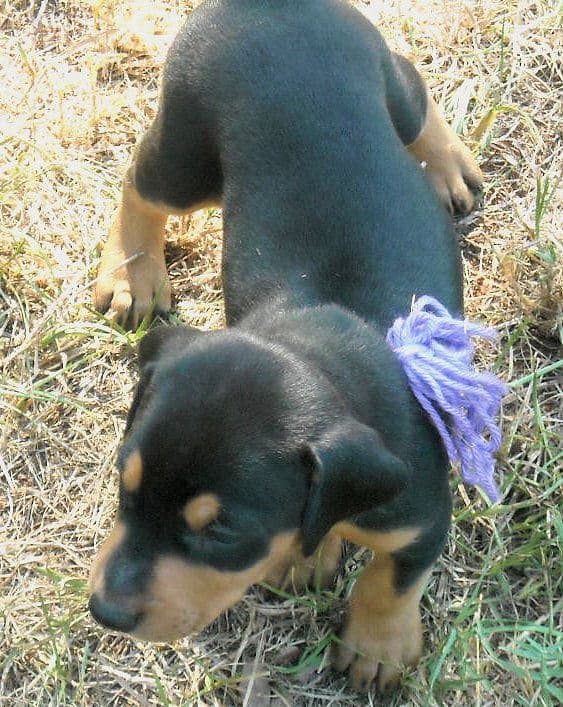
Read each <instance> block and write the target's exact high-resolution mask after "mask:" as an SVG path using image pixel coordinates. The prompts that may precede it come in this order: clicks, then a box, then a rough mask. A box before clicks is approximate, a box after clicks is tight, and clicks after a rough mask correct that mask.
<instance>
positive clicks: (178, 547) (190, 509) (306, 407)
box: [90, 327, 406, 640]
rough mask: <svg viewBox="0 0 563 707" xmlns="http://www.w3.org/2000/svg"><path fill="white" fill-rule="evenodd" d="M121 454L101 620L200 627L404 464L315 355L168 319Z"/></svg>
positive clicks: (400, 481)
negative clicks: (358, 417) (315, 363)
mask: <svg viewBox="0 0 563 707" xmlns="http://www.w3.org/2000/svg"><path fill="white" fill-rule="evenodd" d="M139 359H140V367H141V377H140V382H139V384H138V386H137V389H136V392H135V396H134V400H133V403H132V406H131V409H130V412H129V416H128V420H127V425H126V433H125V439H124V441H123V444H122V446H121V449H120V452H119V455H118V467H119V470H120V489H119V509H118V517H117V522H116V525H115V528H114V530H113V532H112V533H111V535H110V537H109V538H108V539H107V540H106V542H105V544H104V545H103V546H102V548H101V550H100V552H99V553H98V555H97V557H96V559H95V561H94V564H93V567H92V571H91V579H90V587H91V597H90V610H91V613H92V615H93V616H94V618H95V619H96V620H97V621H99V622H100V623H101V624H103V625H105V626H107V627H109V628H112V629H116V630H119V631H123V632H126V633H131V634H132V635H135V636H137V637H139V638H144V639H148V640H173V639H175V638H179V637H181V636H184V635H187V634H189V633H193V632H195V631H198V630H200V629H201V628H203V627H204V626H206V625H207V624H208V623H210V622H211V621H212V620H213V619H214V618H216V617H217V616H218V615H219V614H220V613H221V612H222V611H224V610H225V609H227V608H228V607H230V606H232V605H233V604H234V603H236V602H237V601H238V600H239V599H240V598H241V597H242V596H243V595H244V593H245V592H246V590H247V589H248V587H249V586H250V585H252V584H254V583H257V582H260V581H263V580H264V579H265V578H269V577H272V576H276V574H279V572H280V570H281V571H283V568H286V567H287V566H288V564H290V563H291V559H292V557H293V555H294V553H295V552H296V550H297V549H298V548H299V546H300V545H301V543H302V545H303V548H304V550H305V551H306V554H311V553H312V552H313V551H314V549H315V548H316V546H317V544H318V543H319V542H320V540H321V539H322V537H323V536H324V534H325V533H326V532H327V531H328V530H329V529H330V527H331V526H332V525H333V524H334V523H336V522H338V521H339V520H343V519H344V518H349V517H350V516H352V515H354V514H356V513H360V512H361V511H363V510H367V509H368V508H371V507H373V506H374V505H376V504H380V503H384V502H386V501H388V500H390V499H391V498H392V497H394V496H395V495H396V494H397V493H398V492H399V491H400V489H401V488H402V487H403V485H404V483H405V478H406V469H405V468H404V465H403V464H402V462H400V461H399V460H398V459H397V457H395V456H393V455H392V454H391V453H390V452H389V451H388V450H387V449H386V448H385V447H384V445H383V444H382V443H381V440H380V439H379V437H378V435H377V433H376V432H375V431H374V430H372V429H371V428H369V427H366V426H365V425H362V424H361V423H359V422H357V421H355V420H353V419H352V418H350V417H348V416H347V414H346V411H345V409H344V408H343V406H342V401H341V399H340V396H339V395H338V393H337V391H335V390H334V388H333V386H332V385H331V384H330V383H329V382H328V381H327V380H326V379H325V378H324V377H323V375H322V373H320V372H318V371H316V370H315V368H314V367H312V366H311V365H310V364H308V363H304V362H303V361H301V360H299V359H298V358H297V357H294V356H293V355H292V354H290V353H288V352H287V351H286V350H284V349H282V348H280V347H277V345H275V344H270V343H264V342H262V341H260V340H257V339H254V338H253V337H252V336H250V335H246V334H241V333H240V332H238V331H236V330H232V329H229V330H226V331H223V332H214V333H207V334H205V333H202V332H198V331H196V330H192V329H187V328H166V327H163V328H161V329H156V330H154V332H152V333H151V334H149V335H147V336H146V337H145V339H144V340H143V342H142V344H141V347H140V352H139Z"/></svg>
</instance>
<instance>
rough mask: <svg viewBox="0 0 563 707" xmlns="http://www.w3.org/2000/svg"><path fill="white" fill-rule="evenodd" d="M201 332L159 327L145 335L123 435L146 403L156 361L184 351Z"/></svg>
mask: <svg viewBox="0 0 563 707" xmlns="http://www.w3.org/2000/svg"><path fill="white" fill-rule="evenodd" d="M202 333H203V332H201V331H200V330H199V329H194V328H192V327H185V326H159V327H156V328H154V329H152V330H151V331H149V333H148V334H146V335H145V336H144V337H143V338H142V339H141V343H140V344H139V350H138V357H139V368H140V370H141V377H140V379H139V382H138V384H137V387H136V389H135V394H134V396H133V402H132V403H131V407H130V408H129V412H128V414H127V422H126V423H125V434H127V432H129V430H130V428H131V425H132V423H133V419H134V418H135V415H136V414H137V413H138V412H139V408H140V407H142V405H144V404H145V403H146V400H147V398H148V397H149V396H147V390H148V389H149V388H150V383H151V380H152V376H153V373H154V371H155V369H156V365H157V361H158V360H159V359H160V358H163V357H164V356H174V355H175V354H180V353H182V351H184V350H185V349H186V348H187V347H188V346H189V345H190V344H191V342H192V341H193V340H194V338H195V337H196V336H200V335H201V334H202Z"/></svg>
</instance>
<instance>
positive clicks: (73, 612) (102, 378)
mask: <svg viewBox="0 0 563 707" xmlns="http://www.w3.org/2000/svg"><path fill="white" fill-rule="evenodd" d="M196 4H197V3H196V2H189V1H187V0H154V2H153V3H150V4H149V3H145V2H143V0H124V1H123V2H117V0H90V1H87V0H63V1H62V2H60V3H56V4H55V3H49V2H41V3H39V2H28V3H26V2H23V0H6V2H5V3H4V5H3V6H2V9H0V49H1V51H0V74H1V77H2V81H1V82H0V123H1V127H2V130H1V132H0V135H1V137H0V410H1V411H2V427H1V430H0V486H1V490H2V493H0V586H1V587H2V590H3V591H2V596H1V597H0V703H1V704H6V705H10V707H11V706H12V705H26V706H27V705H29V704H38V705H57V706H58V705H92V704H103V705H129V704H130V705H195V704H198V705H237V704H247V705H261V704H264V705H265V704H268V699H269V698H270V694H271V700H270V704H272V705H284V704H285V705H311V706H312V707H315V706H316V705H362V706H364V705H372V704H380V703H383V704H388V705H397V706H398V705H416V706H418V705H431V706H434V705H435V706H438V705H439V706H440V707H441V706H442V705H456V706H457V705H468V706H471V707H473V706H474V705H502V706H503V707H504V706H505V705H537V706H538V707H544V706H545V707H549V706H551V705H557V704H561V702H563V693H562V690H563V671H562V668H561V666H562V664H563V655H562V646H563V635H562V631H563V626H562V620H561V616H562V615H563V611H562V609H563V606H562V597H563V580H562V576H563V572H562V563H561V556H562V552H561V551H562V542H563V508H562V504H561V497H562V488H561V487H562V483H563V482H562V480H561V474H560V470H561V467H562V457H563V449H562V444H561V438H562V435H561V429H562V428H561V400H562V390H561V388H562V378H561V368H562V366H563V361H562V359H561V343H562V337H563V323H562V319H561V303H562V302H563V286H562V280H563V268H562V264H561V263H562V257H563V254H562V245H561V238H560V236H561V208H560V207H561V182H560V178H559V175H560V173H561V165H562V160H561V155H562V147H561V141H560V136H559V134H558V122H559V119H560V95H561V89H562V88H563V86H562V84H563V80H562V75H561V69H560V66H559V65H558V63H557V52H556V46H557V44H556V43H557V33H558V32H560V31H561V25H560V10H561V6H560V4H559V3H558V2H555V0H502V1H501V0H483V2H480V3H468V2H463V1H462V0H453V1H452V2H446V0H424V1H423V0H402V1H401V2H399V0H396V1H395V0H390V1H389V2H386V3H379V2H372V3H370V2H361V3H358V5H359V6H360V7H361V9H362V10H363V11H364V12H365V13H366V14H367V15H368V16H369V17H370V18H372V19H373V20H374V21H376V22H377V24H378V25H379V26H380V27H381V28H382V30H383V31H384V33H385V35H386V37H387V38H388V40H389V41H390V43H391V44H392V45H393V46H394V48H396V49H397V50H399V51H401V52H403V53H405V54H406V55H408V56H410V57H411V58H413V59H414V61H415V62H416V63H417V65H418V66H419V67H420V69H421V71H422V72H423V74H424V75H425V77H426V79H427V81H428V83H429V84H430V86H431V88H432V91H433V93H434V95H435V97H436V98H437V100H438V102H439V103H441V104H442V105H443V106H444V107H445V109H446V112H447V113H448V115H449V118H450V119H451V120H452V122H453V124H454V125H455V127H456V130H458V131H459V132H460V133H461V134H462V135H463V136H464V137H465V139H467V140H469V141H470V143H471V144H472V146H473V148H474V150H475V152H476V153H477V154H478V156H479V161H480V163H481V165H482V167H483V171H484V173H485V178H486V193H485V197H484V207H483V208H481V209H480V210H478V211H477V212H476V213H475V214H473V215H471V216H469V217H468V218H466V219H464V220H463V221H461V222H459V223H458V231H459V234H460V238H461V240H462V247H463V256H464V267H465V276H466V295H467V309H468V312H469V314H470V315H472V316H473V317H476V318H479V319H481V320H483V321H486V322H487V323H489V324H491V325H493V326H495V327H496V328H497V330H498V331H499V333H500V335H501V341H500V345H499V347H498V348H496V349H495V348H494V347H487V348H483V349H480V350H479V352H478V354H479V361H480V363H481V364H482V365H488V366H491V367H493V368H494V369H495V370H496V372H497V373H498V374H499V375H501V376H502V377H503V378H504V379H505V380H507V381H509V388H510V393H509V395H508V396H507V398H506V401H505V405H504V409H503V416H502V426H503V431H504V444H503V448H502V453H501V458H500V461H499V473H500V477H501V482H502V489H503V493H504V497H503V503H502V504H499V505H497V506H493V507H491V506H489V505H488V503H487V502H486V501H485V500H484V499H483V498H482V497H481V496H480V494H479V493H478V492H476V491H475V490H473V489H467V488H465V487H463V486H461V485H459V484H458V482H457V480H456V478H455V477H454V475H453V474H452V491H453V496H454V501H455V509H454V517H453V527H452V531H451V534H450V539H449V542H448V546H447V548H446V550H445V552H444V554H443V557H442V558H441V560H440V562H439V563H438V566H437V568H436V571H435V572H434V573H433V575H432V579H431V582H430V586H429V589H428V591H427V592H426V594H425V596H424V599H423V615H424V623H425V627H426V638H427V650H426V652H425V655H424V658H423V660H422V662H421V664H420V666H419V668H418V669H417V670H415V671H411V672H408V673H407V674H406V675H405V678H404V681H403V685H402V687H401V688H400V689H399V690H398V691H397V692H396V693H394V694H392V695H390V696H389V697H387V698H385V699H384V700H383V701H382V702H381V701H379V700H378V699H377V698H376V697H375V696H374V695H373V694H369V695H367V696H365V695H358V694H356V693H353V692H351V691H350V689H349V688H348V686H347V683H346V681H345V679H343V678H342V677H340V676H338V675H336V674H334V673H333V672H331V671H330V670H329V669H328V668H327V660H328V650H329V649H330V645H331V644H332V643H333V642H334V641H336V640H338V639H337V637H336V636H337V633H336V629H337V628H338V625H339V623H340V622H341V620H342V618H343V616H344V606H345V600H346V596H347V595H348V593H349V591H350V589H351V586H352V584H353V581H354V578H355V576H357V574H358V572H359V570H360V568H361V565H362V562H363V561H364V560H365V553H364V552H363V551H354V550H353V549H350V552H349V553H348V554H347V555H346V557H345V558H344V559H343V560H342V563H341V569H340V572H339V574H338V577H337V579H336V583H335V586H334V587H333V588H332V589H331V591H328V592H320V591H319V592H311V593H309V594H307V595H306V596H304V597H294V596H292V595H291V594H287V593H280V592H276V593H273V592H269V591H267V588H256V589H255V590H253V591H252V592H251V593H250V594H249V596H248V597H246V598H245V599H244V601H243V602H241V603H240V604H239V605H238V606H237V607H235V608H234V609H232V610H231V611H229V612H228V613H227V614H226V615H224V616H222V617H221V618H220V619H218V620H217V621H216V622H215V623H214V625H213V626H212V627H210V628H209V629H208V630H207V631H206V632H204V634H203V635H202V636H200V637H199V638H198V639H196V640H194V641H191V640H188V639H186V640H184V641H181V642H179V643H176V644H174V645H171V646H151V645H146V644H141V643H136V642H134V641H132V640H129V639H127V638H123V637H118V636H113V635H111V634H107V633H104V632H103V631H101V630H100V629H98V628H97V627H96V626H95V625H94V624H93V622H92V621H91V619H90V618H89V616H88V615H87V612H86V610H85V604H86V589H85V582H86V578H87V575H88V568H89V564H90V561H91V558H92V555H93V552H94V549H95V547H98V546H99V544H100V542H101V541H102V539H103V538H104V537H105V535H106V534H107V532H108V529H109V527H110V525H111V518H112V515H113V513H114V509H115V498H116V482H115V474H114V472H113V459H114V453H115V449H116V447H117V444H118V441H119V438H120V435H121V432H122V430H123V425H124V420H125V415H126V412H127V406H128V403H129V400H130V398H131V391H132V387H133V385H134V380H135V366H134V346H135V344H136V343H137V341H138V340H139V338H140V337H141V336H142V335H143V333H144V331H145V330H146V325H145V324H143V325H142V326H141V327H140V329H139V330H138V331H137V332H135V333H128V332H124V331H120V330H119V329H117V328H115V327H112V326H110V324H109V323H108V322H107V321H105V320H104V318H103V317H99V316H98V315H96V314H95V313H94V312H93V311H92V309H91V306H90V285H91V281H92V279H93V277H94V276H95V272H96V266H97V261H98V255H99V244H100V243H101V242H102V241H103V239H104V237H105V234H106V232H107V229H108V224H109V219H110V217H111V213H112V210H113V207H114V204H115V203H116V201H117V196H118V192H119V182H120V177H121V174H122V173H123V170H124V167H125V164H126V162H127V158H128V155H129V154H130V151H131V149H132V146H133V145H134V143H135V140H136V139H137V138H138V136H139V135H140V134H141V133H142V131H143V129H144V128H145V127H146V125H147V124H148V122H149V121H150V119H151V117H152V116H153V115H154V111H155V107H156V100H157V93H158V77H159V70H160V67H161V64H162V60H163V56H164V53H165V51H166V48H167V46H168V45H169V43H170V40H171V38H172V36H173V34H174V33H175V31H176V30H177V28H178V25H179V22H180V19H181V16H182V15H184V14H185V13H186V12H189V11H190V10H191V9H192V7H193V6H194V5H196ZM220 251H221V214H220V212H219V211H208V212H207V211H206V212H200V213H198V214H195V215H194V216H193V217H191V218H190V219H172V220H171V223H170V225H169V244H168V250H167V260H168V263H169V267H170V272H171V275H172V280H173V289H174V292H175V294H176V298H177V299H176V314H175V317H176V319H177V321H183V322H187V323H190V324H192V325H195V326H200V327H203V328H217V327H220V326H222V323H223V316H222V303H221V285H220V278H219V267H218V264H219V260H220Z"/></svg>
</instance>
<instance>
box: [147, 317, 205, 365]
mask: <svg viewBox="0 0 563 707" xmlns="http://www.w3.org/2000/svg"><path fill="white" fill-rule="evenodd" d="M203 333H204V332H202V331H200V330H199V329H194V328H193V327H188V326H158V327H155V328H154V329H151V331H149V332H148V334H146V335H145V336H144V337H143V338H142V339H141V343H140V344H139V351H138V356H139V366H140V368H141V370H143V369H144V368H145V366H146V365H147V364H149V363H154V362H155V361H157V360H158V359H159V358H161V357H162V356H174V355H175V354H179V353H182V351H184V350H185V349H186V348H187V347H188V346H189V345H190V344H191V343H192V341H193V340H194V339H195V338H196V337H197V336H201V335H202V334H203Z"/></svg>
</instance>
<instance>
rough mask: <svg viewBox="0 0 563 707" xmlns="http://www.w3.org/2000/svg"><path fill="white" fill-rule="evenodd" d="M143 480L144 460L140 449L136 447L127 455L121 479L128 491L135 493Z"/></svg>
mask: <svg viewBox="0 0 563 707" xmlns="http://www.w3.org/2000/svg"><path fill="white" fill-rule="evenodd" d="M142 480H143V460H142V458H141V454H140V452H139V450H138V449H136V450H135V451H134V452H131V454H130V455H129V456H128V457H127V461H126V462H125V467H124V469H123V473H122V474H121V481H122V483H123V487H124V488H125V490H126V491H128V492H129V493H135V491H138V490H139V488H140V486H141V482H142Z"/></svg>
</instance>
